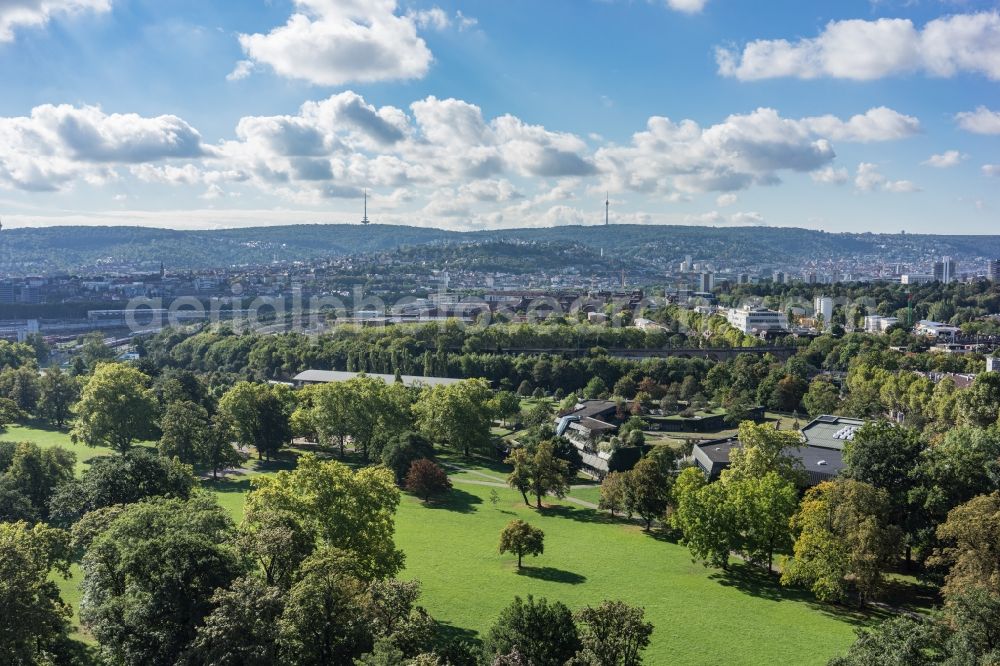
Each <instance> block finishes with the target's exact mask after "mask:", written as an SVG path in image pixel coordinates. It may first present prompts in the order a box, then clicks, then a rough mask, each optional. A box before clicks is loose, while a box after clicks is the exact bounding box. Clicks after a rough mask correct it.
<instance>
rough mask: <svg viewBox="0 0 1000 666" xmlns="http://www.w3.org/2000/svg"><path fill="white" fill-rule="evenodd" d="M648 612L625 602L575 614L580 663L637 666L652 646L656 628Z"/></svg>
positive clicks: (589, 607) (604, 604)
mask: <svg viewBox="0 0 1000 666" xmlns="http://www.w3.org/2000/svg"><path fill="white" fill-rule="evenodd" d="M645 615H646V613H645V611H644V610H643V609H642V608H639V607H636V606H629V605H628V604H626V603H625V602H623V601H605V602H603V603H601V605H599V606H597V607H596V608H594V607H592V606H587V607H586V608H583V609H582V610H579V611H577V612H576V614H575V616H574V617H575V618H576V621H577V623H578V624H579V625H580V626H581V630H580V640H581V642H582V643H583V650H582V651H581V652H580V654H579V655H578V657H577V659H578V660H580V661H581V662H582V663H585V664H589V665H592V666H638V665H639V664H641V663H642V651H643V650H645V649H646V647H648V646H649V638H650V636H652V634H653V624H652V623H651V622H646V620H645Z"/></svg>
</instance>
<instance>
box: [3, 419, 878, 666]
mask: <svg viewBox="0 0 1000 666" xmlns="http://www.w3.org/2000/svg"><path fill="white" fill-rule="evenodd" d="M0 439H8V440H13V441H33V442H36V443H38V444H39V445H42V446H53V445H60V446H64V447H66V448H68V449H71V450H73V451H75V452H76V453H77V455H78V471H79V469H82V467H83V466H84V465H85V464H86V461H87V460H89V459H90V458H93V457H94V456H98V455H106V454H107V453H110V451H107V450H101V449H92V448H89V447H85V446H83V445H76V444H73V443H72V442H71V441H70V439H69V436H68V435H67V434H66V433H60V432H57V431H52V430H45V429H40V428H31V427H19V426H15V427H12V428H9V429H8V430H7V432H4V433H2V434H0ZM298 453H299V451H297V450H293V451H290V452H289V453H288V454H287V455H286V456H283V457H282V459H281V460H278V461H274V462H271V463H267V462H258V461H255V460H254V461H248V464H247V465H246V467H245V468H244V470H242V471H241V472H240V473H239V474H235V475H230V476H227V477H226V478H225V479H223V480H220V481H211V480H207V481H205V482H204V485H205V487H206V488H207V489H209V490H210V491H211V492H213V493H214V494H215V495H216V497H217V498H218V499H219V502H220V504H222V505H223V506H224V507H226V508H227V509H228V510H229V511H230V513H231V514H232V515H233V518H234V519H235V520H237V521H238V520H240V519H241V518H242V515H243V506H244V502H245V498H246V493H247V491H248V490H249V487H250V479H251V478H252V477H253V476H255V475H258V474H267V473H272V472H274V471H277V470H279V469H290V468H291V467H292V466H294V459H295V457H296V456H297V454H298ZM349 462H352V463H354V462H356V461H354V460H351V461H349ZM443 462H450V463H453V464H456V465H460V466H461V467H463V468H465V470H467V471H454V470H453V473H452V479H453V481H454V484H455V485H454V488H453V490H452V492H451V493H450V494H449V496H448V497H447V499H446V501H443V502H441V503H439V504H430V505H425V504H423V503H422V502H420V501H419V500H417V499H415V498H413V497H410V496H408V495H404V499H403V502H402V504H401V506H400V508H399V514H398V517H397V537H396V541H397V544H398V546H399V547H400V548H401V549H402V550H403V552H405V553H406V569H405V571H404V572H403V574H402V576H401V577H402V578H406V579H410V578H415V579H419V580H420V581H421V583H422V584H423V596H422V598H421V603H422V604H423V605H424V606H425V607H426V608H427V609H428V610H429V611H430V612H431V614H432V615H433V616H434V617H435V618H437V619H438V620H440V621H442V622H444V623H446V625H447V626H448V627H450V628H451V629H452V630H453V632H454V633H455V634H457V635H465V636H469V637H472V636H475V635H476V634H479V635H482V633H484V632H485V631H487V630H488V628H489V627H490V625H491V624H492V623H493V622H494V620H495V619H496V616H497V614H498V613H499V612H500V610H501V609H502V608H503V607H505V606H506V605H507V604H509V603H510V601H511V600H512V599H513V598H514V596H515V595H521V596H526V595H528V594H533V595H534V596H536V597H543V596H544V597H547V598H549V599H550V600H559V601H562V602H563V603H565V604H566V605H568V606H569V607H570V608H571V609H574V610H576V609H578V608H581V607H582V606H585V605H588V604H591V605H595V604H598V603H600V602H601V601H602V600H604V599H623V600H625V601H628V602H629V603H632V604H636V605H641V606H644V607H645V608H646V613H647V618H648V619H649V620H650V621H651V622H653V623H654V625H655V626H656V630H655V632H654V634H653V640H652V644H651V645H650V648H649V650H648V651H647V652H646V663H650V664H661V663H672V664H772V663H781V662H784V663H792V664H823V663H826V661H827V660H828V659H829V658H830V657H832V656H834V655H836V654H839V653H842V652H843V651H844V650H846V648H847V647H848V646H849V645H850V643H851V642H852V640H853V637H854V628H855V626H857V625H858V624H859V623H864V622H868V621H870V620H871V617H870V616H856V615H853V614H851V613H849V612H846V611H841V610H838V609H836V608H832V607H828V606H824V605H821V604H816V603H814V602H812V600H811V598H810V596H809V595H808V594H805V593H802V592H798V591H794V590H785V589H782V588H780V587H779V586H778V585H776V584H775V583H774V582H773V580H771V579H769V578H768V577H767V576H766V575H765V574H763V573H761V572H757V571H754V570H752V569H750V568H748V567H746V566H743V565H741V564H738V563H734V565H733V568H732V571H730V572H721V571H716V570H712V569H706V568H705V567H703V566H702V565H701V564H698V563H692V562H691V558H690V555H689V554H688V551H687V549H686V548H684V547H682V546H679V545H676V544H674V543H670V542H668V541H665V540H662V539H659V538H657V537H655V536H653V535H649V534H644V533H643V532H642V531H641V529H639V528H638V527H635V526H632V525H625V524H622V523H618V522H615V521H613V520H612V519H611V518H610V517H609V516H607V515H605V514H602V513H600V512H597V511H593V510H589V509H584V508H581V507H579V506H575V505H572V504H570V503H568V502H555V501H554V500H553V501H552V502H553V504H552V506H551V507H550V508H547V509H545V510H543V511H541V512H539V511H536V510H535V509H531V508H528V507H525V506H524V504H523V502H522V500H521V497H520V495H519V494H518V493H516V492H514V491H511V490H510V489H508V488H503V487H499V484H500V482H493V481H492V479H491V478H490V477H492V478H493V479H499V480H501V481H502V480H503V479H504V478H505V477H506V473H507V470H506V467H505V466H504V465H503V464H502V463H494V462H491V461H485V460H475V461H467V460H464V459H462V458H458V457H450V456H444V460H443ZM473 480H478V481H485V482H487V483H491V484H493V485H477V484H474V483H469V481H473ZM491 492H496V494H497V495H498V496H499V502H498V503H497V505H496V506H494V505H493V504H492V503H491V501H490V494H491ZM596 492H597V487H596V486H592V487H589V488H574V489H573V490H572V491H571V493H570V496H571V497H578V498H579V499H585V498H586V499H595V498H596V495H595V493H596ZM514 518H520V519H522V520H526V521H528V522H530V523H531V524H533V525H536V526H538V527H540V528H542V530H544V532H545V554H544V555H542V556H541V557H538V558H527V559H526V560H525V567H524V569H523V570H521V571H520V572H519V571H517V569H516V565H515V559H514V558H513V557H512V556H510V555H503V556H501V555H499V554H498V553H497V552H496V551H497V542H498V541H499V534H500V530H501V529H502V528H503V526H504V525H505V524H506V523H507V522H509V521H510V520H513V519H514ZM73 573H74V577H73V578H72V579H70V580H66V581H63V580H59V581H58V584H59V587H60V590H61V592H62V594H63V598H64V599H65V600H66V601H67V602H68V603H70V604H71V605H72V606H73V608H74V612H76V611H77V609H78V606H79V584H80V570H79V567H78V566H74V571H73ZM74 620H76V618H74ZM81 637H82V638H86V637H84V636H81Z"/></svg>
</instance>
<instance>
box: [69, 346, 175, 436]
mask: <svg viewBox="0 0 1000 666" xmlns="http://www.w3.org/2000/svg"><path fill="white" fill-rule="evenodd" d="M149 381H150V380H149V377H148V376H147V375H145V374H143V373H142V372H139V371H138V370H136V369H135V368H133V367H131V366H129V365H125V364H122V363H103V364H101V365H100V366H98V367H97V369H96V370H95V371H94V374H93V375H91V377H90V379H89V380H88V381H87V384H86V385H85V386H84V388H83V392H82V393H81V395H80V401H79V402H78V403H77V405H76V415H77V417H76V424H75V426H74V427H73V432H72V437H73V441H74V442H75V441H82V442H83V443H84V444H86V445H87V446H108V447H111V448H113V449H115V450H116V451H118V452H119V453H123V452H125V451H127V450H128V449H129V447H131V446H132V444H133V443H135V442H136V441H138V440H143V439H150V438H152V437H154V436H155V432H156V428H155V422H156V410H157V403H156V396H155V395H154V394H153V391H152V390H151V389H150V388H149Z"/></svg>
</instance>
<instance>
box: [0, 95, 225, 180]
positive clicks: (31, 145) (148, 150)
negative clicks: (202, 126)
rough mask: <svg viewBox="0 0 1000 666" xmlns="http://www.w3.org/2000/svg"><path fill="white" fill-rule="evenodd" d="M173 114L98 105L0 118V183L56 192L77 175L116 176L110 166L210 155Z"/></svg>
mask: <svg viewBox="0 0 1000 666" xmlns="http://www.w3.org/2000/svg"><path fill="white" fill-rule="evenodd" d="M211 152H212V151H211V149H209V148H208V147H206V146H205V145H204V144H203V143H202V138H201V135H200V134H199V133H198V131H197V130H196V129H194V128H193V127H191V126H190V125H189V124H187V123H186V122H185V121H184V120H182V119H181V118H178V117H177V116H169V115H164V116H158V117H155V118H148V117H143V116H139V115H137V114H133V113H127V114H118V113H113V114H107V113H104V111H102V110H101V109H100V108H99V107H96V106H84V107H74V106H70V105H68V104H62V105H59V106H54V105H51V104H45V105H42V106H37V107H35V108H34V109H32V111H31V115H30V116H19V117H10V118H0V185H3V186H6V187H13V188H17V189H24V190H57V189H61V188H62V187H64V186H66V185H68V184H70V183H71V181H73V180H74V179H76V178H80V179H82V180H85V181H88V182H105V181H107V180H109V179H114V177H115V174H114V172H113V169H112V165H118V164H138V163H142V162H154V161H158V160H168V159H180V158H198V157H206V156H209V155H210V154H211Z"/></svg>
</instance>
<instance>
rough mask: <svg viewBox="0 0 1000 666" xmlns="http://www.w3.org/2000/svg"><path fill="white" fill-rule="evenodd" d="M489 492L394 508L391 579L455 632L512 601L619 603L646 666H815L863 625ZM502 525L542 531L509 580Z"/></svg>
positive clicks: (468, 490) (610, 530) (676, 549)
mask: <svg viewBox="0 0 1000 666" xmlns="http://www.w3.org/2000/svg"><path fill="white" fill-rule="evenodd" d="M490 490H491V488H489V487H484V486H474V485H461V484H456V488H455V489H454V491H453V494H452V496H451V498H450V500H449V501H448V502H447V503H446V504H444V505H442V506H433V505H431V506H424V505H422V504H421V503H420V502H419V501H418V500H415V499H414V498H412V497H406V498H405V499H404V501H403V503H402V505H401V507H400V510H399V517H398V521H397V543H398V545H399V546H400V547H401V548H402V549H403V551H404V552H405V553H406V555H407V560H406V562H407V567H406V571H405V572H404V574H403V577H404V578H410V577H412V578H416V579H419V580H420V581H421V582H422V583H423V597H422V601H421V603H422V604H423V605H424V606H426V608H427V609H428V611H430V613H431V614H432V615H433V616H434V617H435V618H437V619H439V620H441V621H444V622H447V623H449V624H450V625H452V626H454V627H456V628H462V629H467V630H473V631H477V632H483V631H485V630H486V629H487V628H488V627H489V626H490V625H491V623H492V622H493V621H494V619H495V618H496V616H497V614H498V612H499V611H500V610H501V609H502V608H503V607H504V606H505V605H506V604H508V603H509V602H510V600H511V599H512V598H513V597H514V595H522V596H523V595H527V594H533V595H535V596H536V597H539V596H544V597H547V598H549V599H553V600H560V601H562V602H564V603H565V604H567V605H568V606H570V608H573V609H576V608H580V607H581V606H583V605H586V604H597V603H599V602H600V601H601V600H603V599H624V600H627V601H628V602H630V603H633V604H639V605H642V606H644V607H645V608H646V612H647V617H648V619H649V620H650V621H652V622H653V623H654V625H655V626H656V630H655V632H654V634H653V642H652V644H651V645H650V648H649V650H648V651H647V653H646V657H647V659H646V662H647V663H650V664H663V663H672V664H772V663H782V662H783V663H790V664H823V663H826V661H827V660H828V659H829V658H830V657H831V656H833V655H835V654H837V653H839V652H842V651H843V650H845V649H846V648H847V646H848V645H850V643H851V642H852V640H853V637H854V633H853V628H854V626H855V624H856V623H857V622H860V621H865V620H866V619H867V618H863V617H862V618H858V617H853V616H851V615H850V614H848V613H846V612H841V611H839V610H837V609H834V608H831V607H827V606H823V605H819V604H815V603H813V602H812V601H811V600H810V599H809V596H808V595H806V594H804V593H800V592H797V591H794V590H785V589H782V588H780V587H779V586H777V585H776V584H774V582H773V581H771V580H770V579H768V578H767V576H765V575H764V574H762V573H758V572H755V571H752V570H750V569H749V568H747V567H744V566H742V565H738V564H734V566H733V570H732V572H731V573H723V572H720V571H715V570H711V569H706V568H705V567H703V566H702V565H701V564H697V563H692V562H691V558H690V555H689V554H688V551H687V549H686V548H683V547H681V546H678V545H676V544H673V543H669V542H667V541H663V540H660V539H658V538H655V537H654V536H651V535H647V534H644V533H643V532H642V531H641V529H639V528H638V527H632V526H626V525H622V524H620V523H616V522H612V521H610V520H609V519H608V518H606V517H605V516H604V515H603V514H600V513H597V512H595V511H591V510H588V509H581V508H578V507H573V506H572V505H569V504H557V505H555V506H553V507H552V508H550V509H547V510H545V511H543V512H541V513H539V512H537V511H535V510H533V509H529V508H526V507H525V506H524V505H523V503H522V501H521V498H520V496H519V495H518V494H517V493H514V492H513V491H510V490H498V493H499V495H500V497H501V502H500V504H499V505H498V506H496V507H494V506H492V504H491V503H490V502H489V499H488V498H489V493H490ZM514 518H521V519H524V520H527V521H529V522H530V523H532V524H533V525H536V526H538V527H540V528H542V530H544V532H545V554H544V555H543V556H541V557H539V558H529V559H527V560H526V563H525V564H526V566H525V568H524V570H522V571H521V572H520V573H519V572H517V570H516V566H515V559H514V558H513V557H512V556H510V555H503V556H501V555H498V554H497V552H496V547H497V540H498V535H499V533H500V530H501V528H502V527H503V526H504V525H505V524H506V523H507V522H509V521H510V520H512V519H514Z"/></svg>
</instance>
